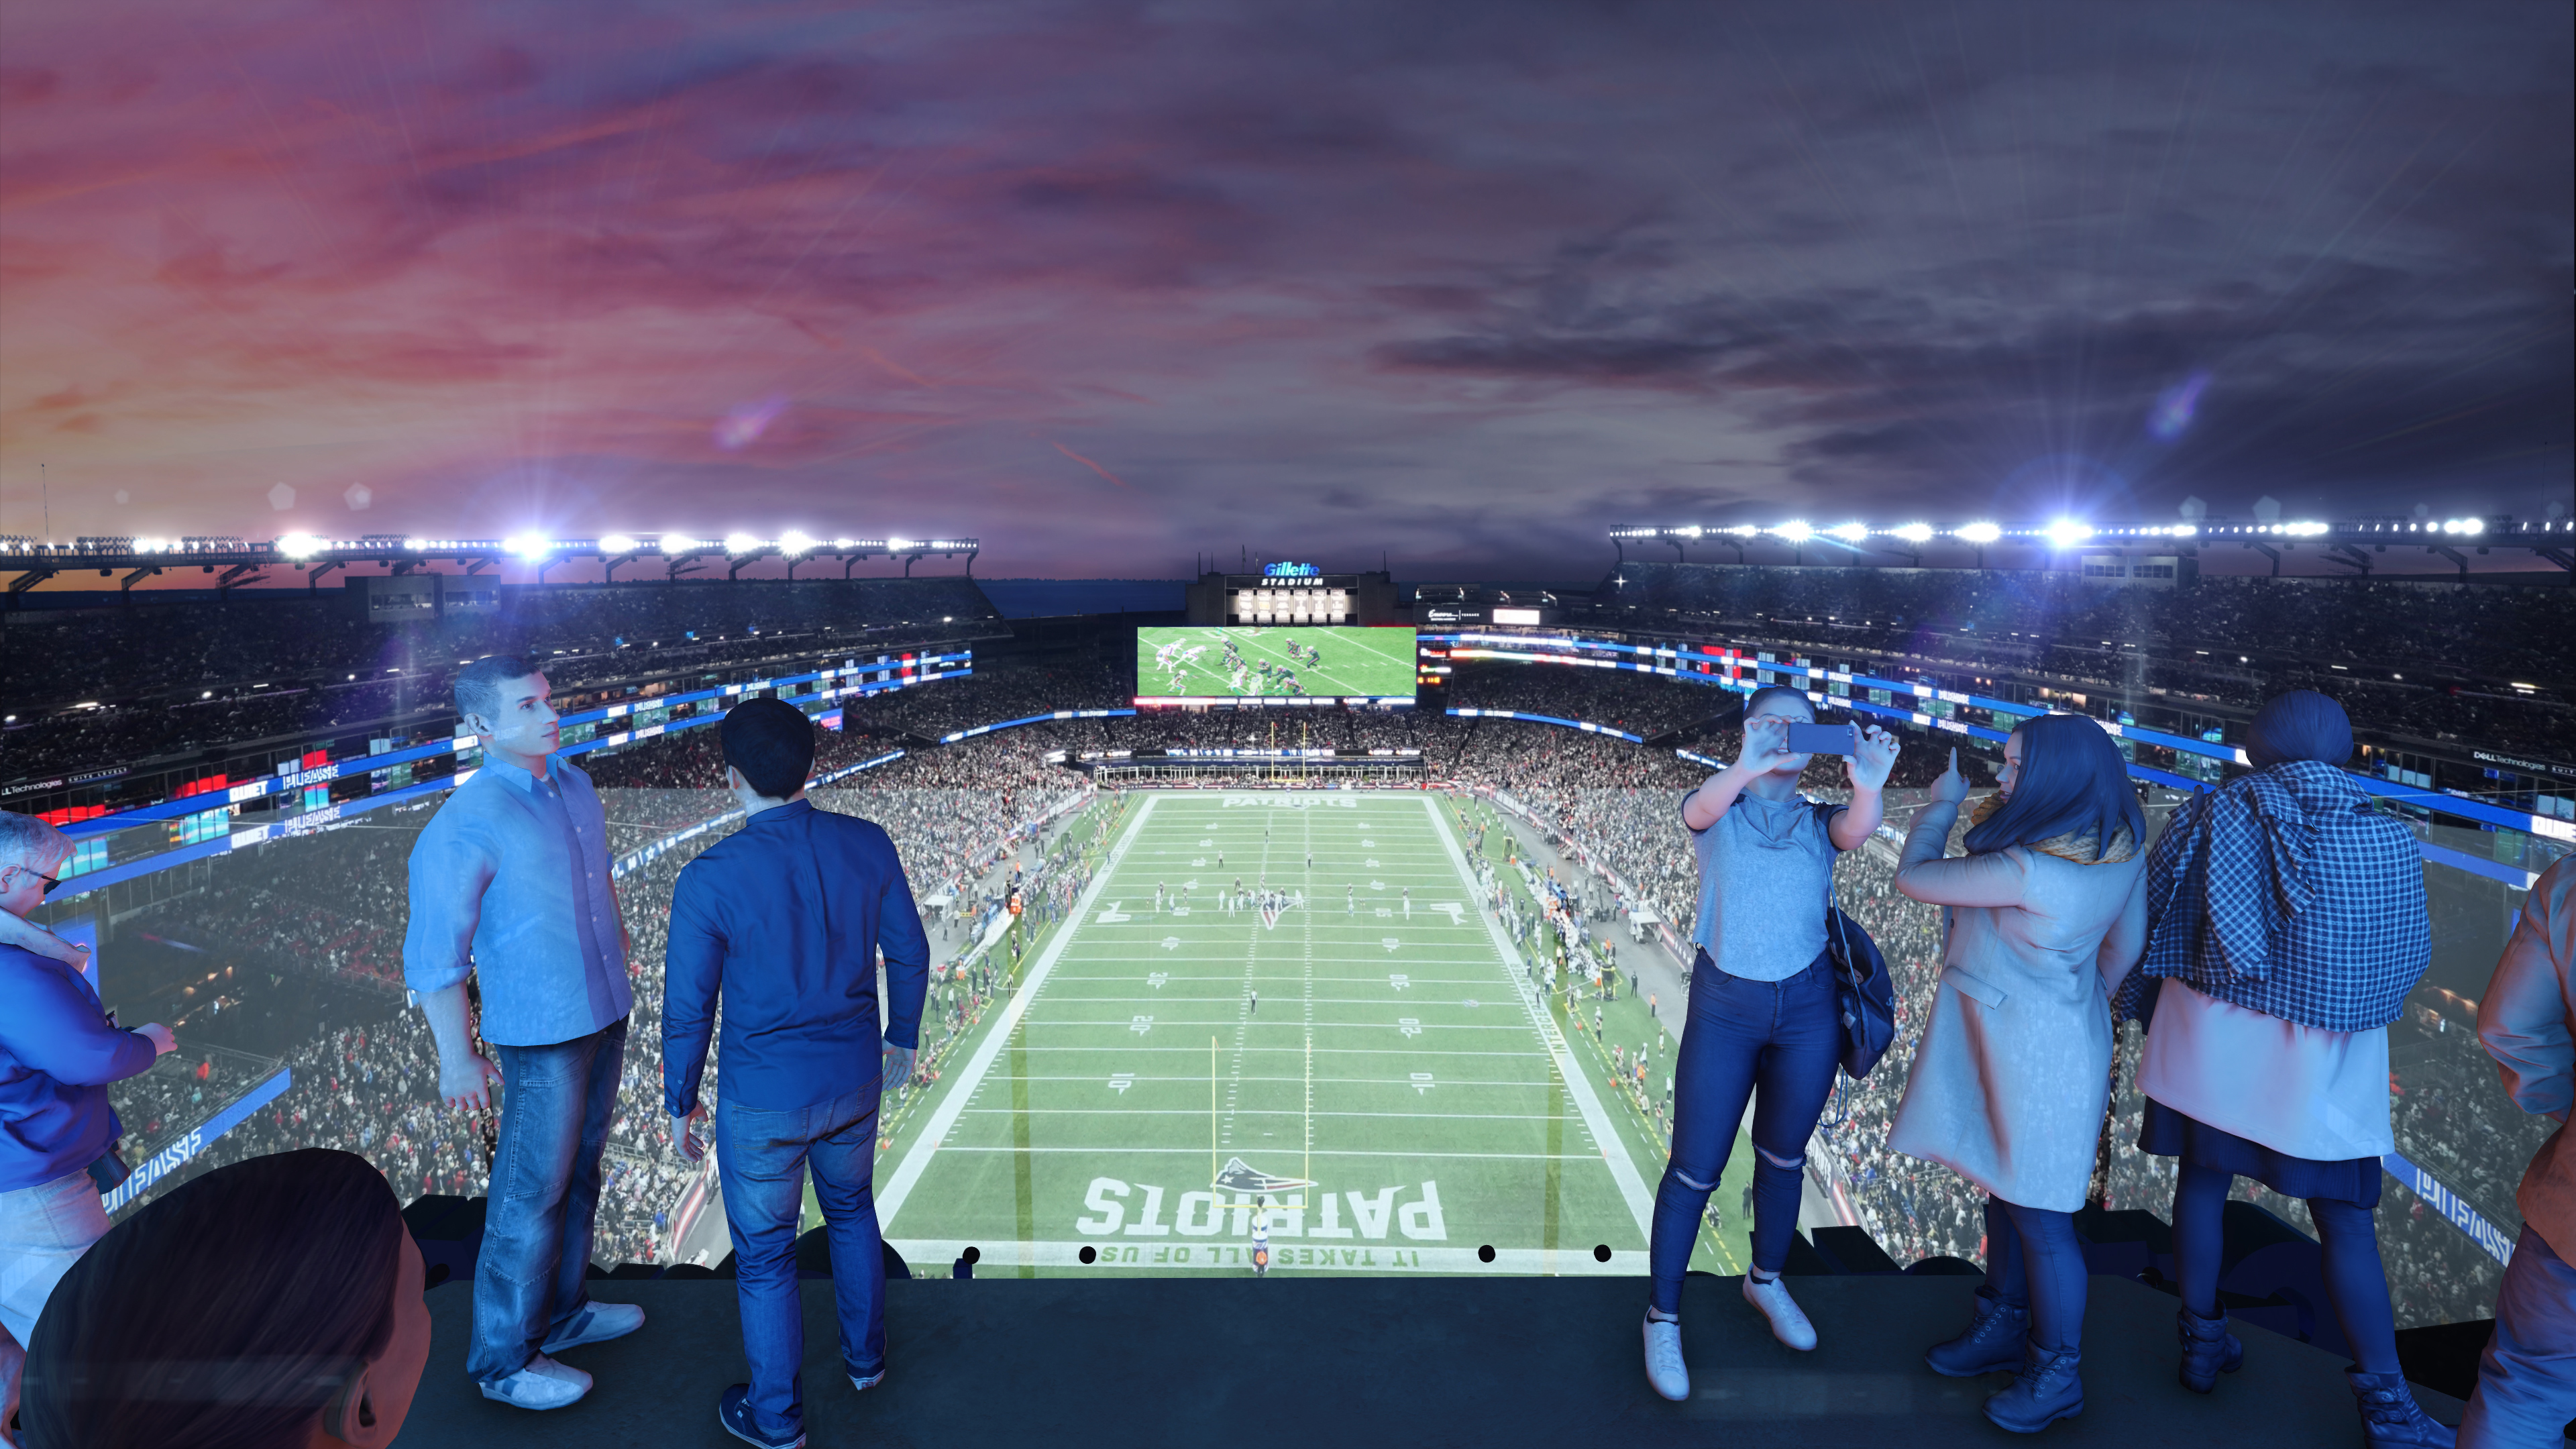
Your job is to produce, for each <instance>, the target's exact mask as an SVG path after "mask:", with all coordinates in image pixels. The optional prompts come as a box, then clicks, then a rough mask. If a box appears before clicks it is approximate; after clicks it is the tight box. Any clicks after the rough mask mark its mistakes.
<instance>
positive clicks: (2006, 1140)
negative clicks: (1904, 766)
mask: <svg viewBox="0 0 2576 1449" xmlns="http://www.w3.org/2000/svg"><path fill="white" fill-rule="evenodd" d="M1967 798H1968V782H1967V780H1966V779H1965V778H1963V777H1962V776H1961V775H1960V774H1959V757H1958V754H1957V752H1956V751H1953V752H1952V753H1951V756H1950V768H1949V770H1948V771H1947V772H1945V773H1944V774H1943V775H1942V776H1941V777H1940V779H1939V780H1938V781H1936V782H1935V783H1934V785H1933V787H1932V798H1931V801H1930V802H1929V803H1927V804H1925V805H1924V807H1923V808H1922V810H1921V811H1919V812H1918V813H1917V814H1916V815H1915V817H1914V828H1913V829H1912V830H1910V831H1908V832H1907V833H1906V837H1905V848H1904V851H1903V853H1902V855H1901V856H1900V857H1899V863H1898V866H1897V871H1896V880H1895V884H1896V888H1897V889H1898V890H1899V891H1901V892H1903V893H1904V894H1905V895H1906V896H1907V897H1909V898H1911V899H1913V900H1917V901H1922V902H1924V903H1926V904H1929V905H1936V906H1940V907H1942V908H1943V914H1944V916H1945V919H1946V926H1947V929H1946V930H1945V932H1944V936H1945V937H1946V939H1945V941H1944V943H1943V947H1942V963H1943V964H1942V971H1941V978H1940V986H1939V988H1938V989H1937V993H1936V995H1935V996H1934V998H1933V1000H1932V1004H1931V1010H1930V1011H1929V1012H1928V1013H1927V1018H1926V1020H1925V1022H1924V1027H1923V1037H1922V1041H1921V1044H1920V1045H1919V1046H1918V1047H1917V1048H1916V1049H1915V1054H1914V1065H1913V1068H1912V1070H1911V1071H1909V1072H1908V1073H1907V1075H1906V1081H1905V1097H1904V1100H1903V1102H1902V1103H1901V1104H1900V1105H1899V1106H1898V1108H1897V1112H1896V1121H1895V1124H1894V1126H1893V1127H1892V1128H1891V1129H1890V1130H1889V1132H1888V1137H1887V1146H1888V1150H1890V1151H1892V1152H1900V1153H1903V1154H1905V1155H1907V1156H1909V1157H1914V1158H1919V1159H1921V1160H1923V1161H1926V1162H1937V1163H1939V1164H1941V1165H1942V1166H1944V1167H1947V1168H1949V1169H1951V1170H1952V1171H1954V1172H1956V1173H1958V1174H1959V1175H1960V1176H1961V1177H1964V1178H1966V1179H1968V1180H1969V1181H1970V1182H1972V1183H1974V1184H1976V1185H1977V1187H1979V1188H1981V1189H1983V1192H1984V1197H1985V1201H1984V1202H1983V1204H1982V1205H1981V1206H1982V1209H1983V1213H1984V1218H1985V1224H1986V1284H1985V1286H1984V1287H1983V1288H1981V1289H1979V1290H1978V1295H1977V1303H1976V1305H1975V1316H1974V1317H1973V1318H1972V1319H1971V1320H1970V1322H1969V1325H1968V1327H1967V1329H1966V1331H1965V1332H1963V1333H1961V1334H1959V1335H1958V1336H1957V1337H1955V1338H1952V1339H1950V1340H1948V1341H1947V1342H1944V1343H1940V1344H1937V1345H1935V1346H1933V1347H1932V1348H1931V1349H1930V1350H1929V1351H1928V1352H1926V1353H1925V1355H1924V1361H1925V1362H1926V1363H1927V1364H1929V1365H1930V1366H1931V1367H1932V1369H1933V1371H1934V1372H1936V1373H1943V1374H1948V1375H1950V1376H1952V1377H1954V1378H1971V1377H1975V1376H1978V1375H1981V1374H1988V1373H1995V1372H2011V1371H2018V1375H2019V1376H2018V1377H2017V1378H2015V1379H2014V1381H2013V1382H2012V1384H2011V1385H2010V1386H2009V1387H2007V1388H2005V1389H2004V1390H2003V1391H2001V1392H2000V1393H1997V1394H1995V1395H1993V1396H1992V1397H1990V1398H1988V1399H1987V1400H1986V1403H1985V1413H1986V1417H1987V1418H1988V1419H1991V1420H1993V1421H1994V1422H1995V1423H1996V1424H1997V1425H1999V1426H2001V1427H2003V1428H2005V1429H2009V1430H2012V1431H2013V1432H2015V1433H2020V1434H2031V1433H2036V1432H2038V1431H2039V1430H2041V1429H2044V1428H2046V1427H2048V1426H2049V1425H2050V1424H2052V1423H2055V1422H2056V1421H2058V1420H2059V1419H2064V1418H2070V1417H2072V1416H2074V1415H2076V1414H2079V1413H2081V1412H2083V1409H2084V1383H2083V1378H2082V1375H2081V1363H2082V1336H2083V1328H2084V1304H2085V1285H2086V1273H2085V1268H2084V1254H2083V1250H2082V1249H2081V1247H2080V1246H2078V1244H2077V1243H2076V1240H2075V1222H2074V1214H2075V1212H2076V1210H2077V1209H2079V1208H2081V1207H2083V1206H2084V1190H2085V1186H2086V1182H2087V1180H2088V1179H2089V1178H2090V1176H2091V1174H2092V1170H2093V1159H2094V1149H2095V1144H2096V1141H2097V1139H2098V1136H2099V1133H2100V1131H2101V1125H2102V1113H2103V1108H2104V1106H2105V1099H2106V1097H2107V1096H2108V1094H2109V1090H2110V1087H2109V1083H2110V1068H2111V1052H2112V1041H2111V1013H2110V1008H2109V1003H2108V994H2109V992H2110V991H2112V990H2115V989H2117V987H2118V986H2119V984H2120V982H2121V979H2122V978H2123V977H2125V976H2126V975H2127V974H2128V972H2129V970H2130V968H2131V967H2133V966H2135V965H2136V964H2137V960H2138V952H2139V950H2140V949H2141V948H2142V947H2143V946H2144V945H2145V943H2146V903H2145V901H2144V899H2143V898H2142V897H2141V896H2140V894H2139V891H2138V878H2139V869H2140V867H2139V860H2138V848H2139V844H2140V842H2141V841H2143V840H2144V839H2145V837H2146V830H2147V824H2146V818H2145V816H2144V814H2143V813H2142V812H2141V811H2140V810H2139V809H2138V802H2137V799H2136V797H2135V796H2134V795H2132V794H2131V793H2130V790H2129V786H2128V779H2127V774H2126V771H2125V770H2124V769H2123V762H2122V760H2121V758H2120V752H2119V750H2118V749H2117V747H2115V746H2114V745H2113V744H2112V743H2111V737H2110V736H2109V735H2106V734H2104V733H2103V732H2102V729H2101V727H2100V726H2099V725H2096V724H2095V723H2093V721H2091V720H2089V719H2086V718H2084V717H2082V716H2081V715H2046V716H2042V717H2040V718H2038V719H2033V720H2028V721H2025V722H2024V723H2023V724H2022V725H2021V726H2020V727H2019V728H2018V729H2015V730H2014V731H2013V732H2012V734H2011V735H2010V736H2009V737H2007V738H2006V740H2005V742H2004V773H2003V777H2002V780H2001V788H2000V789H1999V790H1998V791H1997V792H1996V793H1995V794H1994V795H1993V796H1992V797H1990V799H1989V803H1988V804H1987V806H1986V807H1984V808H1983V809H1981V810H1980V811H1979V812H1978V815H1979V817H1980V818H1979V819H1978V820H1977V822H1976V824H1975V825H1974V827H1973V828H1971V829H1970V830H1969V831H1968V834H1967V838H1966V839H1965V841H1964V842H1963V843H1964V844H1965V845H1966V846H1967V848H1968V853H1967V854H1966V855H1964V856H1960V857H1956V858H1950V859H1944V858H1943V856H1944V853H1945V852H1946V851H1947V849H1948V847H1949V840H1950V829H1951V827H1952V825H1954V824H1955V823H1956V822H1957V820H1958V816H1959V805H1960V804H1961V802H1963V801H1965V800H1966V799H1967Z"/></svg>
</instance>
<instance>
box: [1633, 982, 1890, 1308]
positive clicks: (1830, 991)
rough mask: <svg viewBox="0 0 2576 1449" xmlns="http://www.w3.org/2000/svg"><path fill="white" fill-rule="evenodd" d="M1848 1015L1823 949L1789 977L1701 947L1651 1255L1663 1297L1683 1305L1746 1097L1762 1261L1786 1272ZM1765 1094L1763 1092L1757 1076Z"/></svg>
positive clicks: (1658, 1297)
mask: <svg viewBox="0 0 2576 1449" xmlns="http://www.w3.org/2000/svg"><path fill="white" fill-rule="evenodd" d="M1842 1049H1843V1028H1842V1017H1841V1015H1840V1013H1839V1012H1838V1011H1837V1010H1836V1008H1835V1005H1834V973H1833V967H1832V965H1831V964H1830V963H1829V962H1827V961H1826V959H1825V958H1824V957H1823V956H1818V957H1817V958H1816V959H1815V960H1814V961H1812V962H1810V963H1809V964H1808V966H1807V968H1806V969H1805V970H1803V971H1800V972H1799V973H1798V974H1797V975H1795V976H1791V977H1788V978H1787V979H1785V980H1781V981H1747V980H1745V979H1744V978H1743V977H1741V976H1729V975H1727V974H1726V973H1725V972H1723V971H1720V970H1718V969H1717V967H1716V965H1715V964H1714V963H1712V962H1711V961H1710V960H1709V959H1708V953H1707V952H1706V951H1702V952H1700V953H1699V959H1698V961H1697V962H1696V963H1695V964H1694V965H1693V967H1692V970H1691V989H1690V1019H1689V1021H1688V1023H1687V1024H1686V1025H1684V1027H1683V1028H1682V1043H1681V1050H1680V1053H1679V1056H1678V1060H1676V1061H1675V1062H1674V1064H1673V1155H1672V1160H1671V1161H1669V1162H1667V1163H1666V1164H1665V1165H1664V1181H1663V1185H1662V1186H1661V1187H1659V1188H1657V1189H1656V1191H1655V1230H1654V1239H1653V1249H1652V1251H1651V1252H1650V1253H1649V1254H1648V1261H1649V1262H1650V1263H1651V1264H1652V1265H1653V1269H1654V1275H1655V1292H1654V1305H1655V1307H1656V1309H1657V1310H1659V1311H1661V1312H1664V1313H1679V1312H1680V1311H1681V1305H1682V1275H1683V1273H1684V1272H1685V1271H1687V1270H1688V1269H1689V1267H1690V1256H1691V1247H1692V1245H1693V1244H1694V1243H1696V1242H1698V1241H1699V1223H1700V1215H1701V1214H1702V1213H1703V1212H1705V1211H1707V1209H1708V1195H1709V1193H1710V1192H1712V1191H1713V1190H1715V1189H1716V1187H1717V1180H1718V1178H1719V1177H1721V1176H1723V1175H1724V1174H1725V1172H1726V1159H1727V1157H1728V1155H1729V1154H1730V1153H1732V1152H1733V1151H1734V1150H1735V1129H1736V1128H1737V1127H1738V1126H1739V1125H1740V1124H1741V1123H1742V1122H1743V1121H1744V1104H1745V1101H1746V1100H1747V1099H1748V1098H1750V1099H1752V1101H1753V1134H1752V1135H1753V1148H1754V1152H1755V1155H1756V1160H1755V1162H1754V1164H1753V1266H1754V1267H1756V1268H1759V1269H1760V1270H1762V1271H1763V1272H1765V1273H1777V1272H1779V1271H1780V1269H1781V1267H1782V1266H1783V1265H1784V1264H1786V1263H1787V1262H1788V1261H1789V1238H1790V1235H1791V1234H1793V1233H1795V1232H1796V1231H1797V1229H1798V1196H1799V1189H1800V1186H1801V1180H1802V1174H1803V1169H1804V1168H1805V1167H1806V1165H1807V1139H1808V1138H1810V1137H1812V1136H1814V1135H1815V1133H1816V1118H1817V1117H1818V1116H1819V1115H1820V1114H1821V1113H1823V1111H1824V1109H1825V1098H1826V1096H1827V1095H1829V1094H1830V1093H1831V1092H1832V1091H1833V1089H1834V1072H1835V1070H1836V1069H1837V1068H1838V1067H1839V1066H1840V1064H1841V1061H1842ZM1757 1083H1758V1084H1759V1085H1760V1087H1761V1091H1760V1092H1759V1093H1758V1094H1757V1093H1756V1092H1755V1091H1754V1087H1755V1085H1756V1084H1757Z"/></svg>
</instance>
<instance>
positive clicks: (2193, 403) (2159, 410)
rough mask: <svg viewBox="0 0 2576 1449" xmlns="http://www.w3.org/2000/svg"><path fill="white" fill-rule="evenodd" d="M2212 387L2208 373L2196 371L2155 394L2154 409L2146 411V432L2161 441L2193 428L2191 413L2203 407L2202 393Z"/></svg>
mask: <svg viewBox="0 0 2576 1449" xmlns="http://www.w3.org/2000/svg"><path fill="white" fill-rule="evenodd" d="M2208 386H2209V374H2208V373H2206V372H2194V373H2193V374H2192V375H2191V376H2189V377H2186V378H2184V379H2183V380H2182V381H2180V382H2178V383H2175V384H2174V385H2173V386H2171V387H2169V388H2166V389H2165V390H2164V391H2163V392H2162V393H2160V394H2158V395H2157V397H2156V406H2155V409H2154V411H2152V412H2150V413H2148V414H2147V431H2148V432H2149V433H2150V434H2152V435H2154V437H2155V438H2156V440H2157V441H2158V442H2164V443H2170V442H2172V441H2173V440H2174V439H2176V438H2179V437H2181V436H2182V435H2183V434H2184V433H2185V432H2187V431H2189V430H2190V428H2191V416H2192V413H2193V412H2194V411H2195V410H2196V409H2198V408H2199V406H2200V394H2201V392H2202V390H2203V389H2205V388H2207V387H2208Z"/></svg>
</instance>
